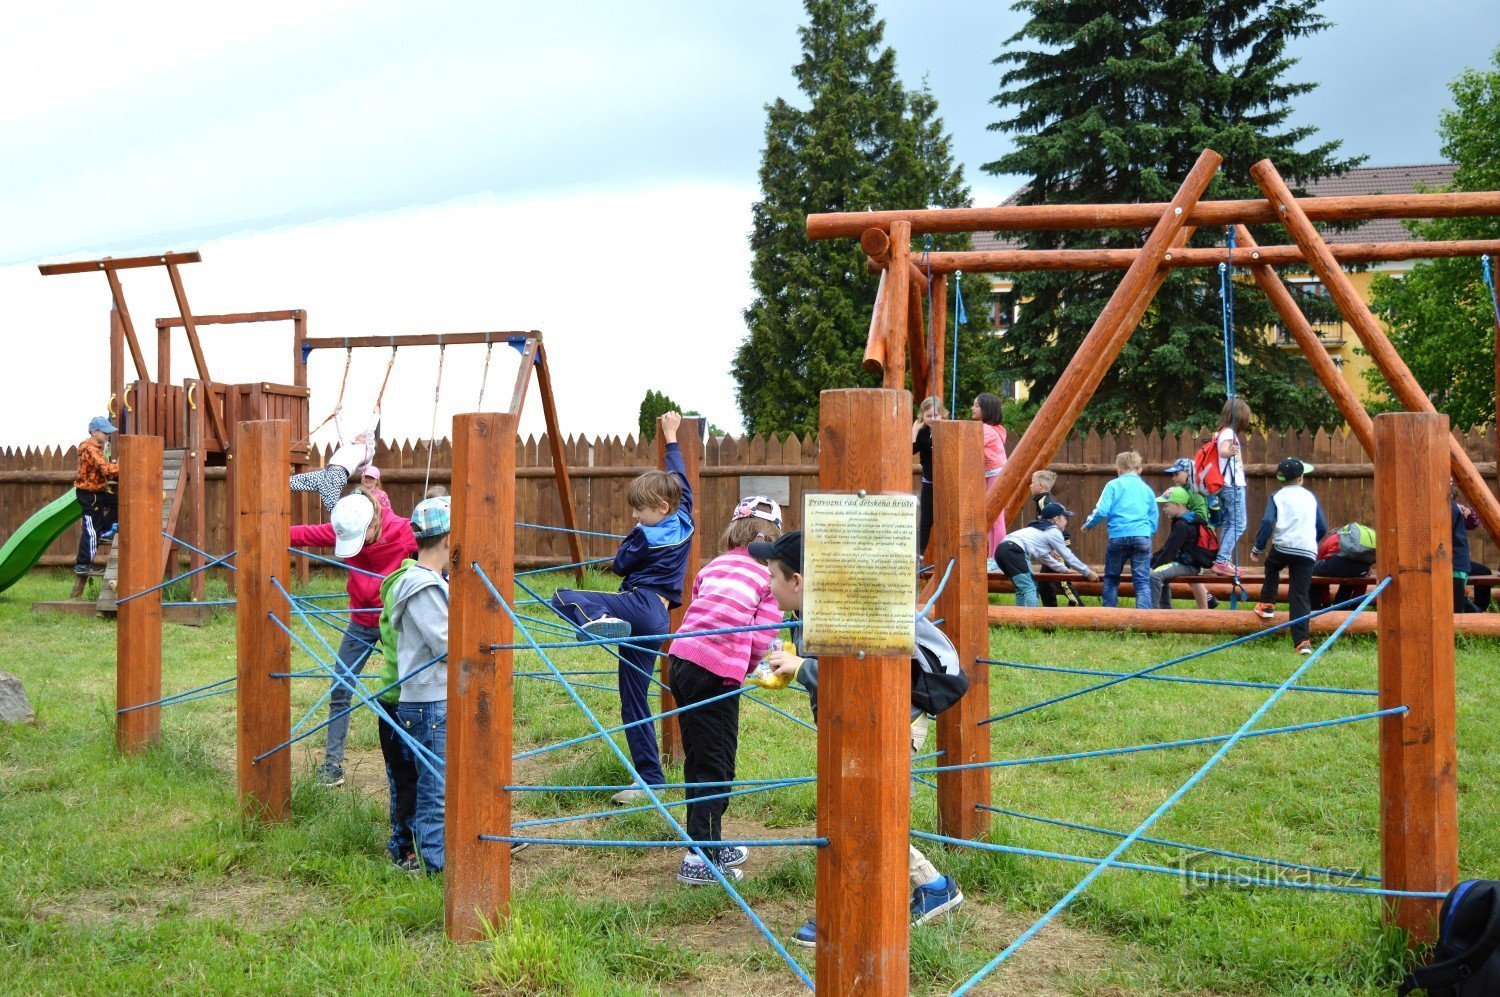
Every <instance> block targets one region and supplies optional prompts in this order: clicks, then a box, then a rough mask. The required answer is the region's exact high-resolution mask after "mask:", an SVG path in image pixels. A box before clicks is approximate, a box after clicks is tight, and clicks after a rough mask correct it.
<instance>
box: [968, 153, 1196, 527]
mask: <svg viewBox="0 0 1500 997" xmlns="http://www.w3.org/2000/svg"><path fill="white" fill-rule="evenodd" d="M1222 161H1223V160H1222V158H1221V157H1220V156H1219V154H1218V153H1216V152H1214V151H1213V150H1212V149H1207V150H1204V152H1203V154H1202V155H1200V156H1199V157H1198V161H1197V162H1196V163H1195V164H1193V168H1192V170H1191V171H1190V172H1189V173H1188V175H1187V177H1186V178H1184V180H1183V182H1182V186H1181V187H1180V188H1178V191H1177V196H1176V197H1174V198H1173V199H1172V203H1171V204H1170V205H1169V206H1168V207H1167V209H1166V210H1165V211H1164V212H1163V213H1162V215H1161V217H1160V218H1159V219H1158V220H1157V223H1156V227H1155V228H1154V229H1152V230H1151V235H1150V237H1149V238H1148V239H1147V240H1146V245H1145V247H1144V248H1143V249H1142V250H1141V253H1140V255H1139V256H1138V257H1136V261H1135V263H1133V264H1132V265H1131V267H1130V269H1129V270H1127V271H1125V276H1124V277H1122V278H1121V279H1120V285H1119V286H1118V287H1117V288H1115V293H1114V294H1113V295H1111V296H1110V299H1109V303H1108V304H1106V305H1105V306H1104V310H1103V311H1102V312H1100V313H1099V317H1098V318H1097V319H1096V320H1095V321H1094V325H1093V328H1091V329H1089V332H1088V335H1087V336H1085V337H1084V339H1083V342H1082V343H1081V344H1079V347H1078V350H1077V352H1075V353H1074V354H1073V358H1072V359H1071V360H1069V361H1068V366H1067V368H1066V369H1065V370H1064V371H1063V373H1062V376H1061V377H1060V378H1058V381H1057V384H1056V385H1055V386H1054V387H1053V389H1052V390H1051V391H1049V392H1048V393H1047V398H1046V400H1045V401H1043V402H1042V405H1041V408H1040V409H1039V410H1038V411H1037V414H1036V417H1035V418H1034V419H1032V421H1031V425H1030V427H1029V428H1028V429H1027V430H1026V433H1025V434H1024V435H1023V436H1022V437H1021V441H1020V443H1019V444H1018V445H1017V446H1016V449H1015V450H1014V451H1013V452H1012V453H1011V455H1010V460H1009V461H1008V462H1007V463H1006V465H1005V467H1003V468H1002V469H1001V470H1000V477H999V480H998V481H997V483H996V485H995V487H994V488H993V489H992V490H991V491H990V492H989V494H988V495H987V496H986V497H985V503H984V518H985V522H986V523H992V522H994V521H995V518H996V517H997V516H999V515H1000V514H1001V513H1002V512H1011V513H1012V515H1013V514H1014V511H1015V510H1018V509H1019V508H1020V505H1021V503H1022V502H1023V501H1024V500H1025V496H1026V489H1027V482H1029V481H1030V479H1031V474H1032V472H1033V471H1036V470H1038V469H1040V468H1042V467H1045V466H1046V465H1047V463H1048V462H1049V461H1051V460H1052V458H1053V457H1054V456H1056V454H1057V450H1058V448H1059V447H1060V446H1062V442H1063V440H1065V439H1066V438H1067V436H1068V433H1070V432H1071V431H1072V429H1073V424H1074V423H1075V422H1077V421H1078V415H1079V413H1081V412H1082V411H1083V409H1084V407H1085V406H1087V405H1088V403H1089V399H1091V398H1092V397H1093V396H1094V391H1095V390H1096V389H1097V388H1098V387H1099V383H1100V382H1101V381H1103V380H1104V375H1105V374H1106V373H1107V372H1108V371H1109V368H1110V366H1111V365H1112V364H1113V363H1114V362H1115V359H1116V358H1117V357H1118V356H1119V355H1120V351H1121V350H1122V349H1124V348H1125V343H1126V341H1127V340H1128V339H1129V338H1130V334H1131V333H1132V332H1133V331H1135V327H1136V325H1137V324H1139V322H1140V320H1141V316H1143V315H1144V314H1145V312H1146V308H1147V307H1148V306H1149V305H1150V302H1151V299H1152V298H1153V297H1154V296H1155V294H1156V291H1157V289H1159V288H1160V287H1161V285H1162V282H1163V281H1165V280H1166V273H1167V271H1165V270H1163V269H1161V267H1159V266H1158V264H1159V263H1160V262H1161V259H1162V257H1163V256H1165V255H1166V253H1167V251H1168V249H1170V248H1171V247H1172V246H1173V245H1174V244H1175V243H1176V242H1177V241H1178V240H1179V239H1183V240H1185V239H1186V237H1187V233H1188V231H1189V230H1188V229H1187V228H1186V227H1185V225H1184V219H1186V218H1187V217H1188V216H1189V215H1190V214H1191V212H1192V208H1193V205H1194V204H1196V203H1197V202H1198V198H1199V197H1202V196H1203V192H1204V191H1205V190H1207V189H1208V184H1209V181H1210V180H1212V179H1213V176H1214V173H1215V172H1217V170H1218V168H1219V163H1221V162H1222Z"/></svg>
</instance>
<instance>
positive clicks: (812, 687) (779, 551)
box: [749, 530, 964, 948]
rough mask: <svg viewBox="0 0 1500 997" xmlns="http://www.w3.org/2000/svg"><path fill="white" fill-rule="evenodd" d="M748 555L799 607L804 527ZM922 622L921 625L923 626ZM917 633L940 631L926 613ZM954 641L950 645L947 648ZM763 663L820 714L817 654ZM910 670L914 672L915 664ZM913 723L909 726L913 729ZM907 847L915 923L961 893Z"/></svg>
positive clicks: (803, 938)
mask: <svg viewBox="0 0 1500 997" xmlns="http://www.w3.org/2000/svg"><path fill="white" fill-rule="evenodd" d="M749 551H750V556H751V557H754V558H757V559H758V560H761V561H764V562H766V563H767V564H768V565H769V567H770V571H771V594H772V596H774V597H775V599H776V605H777V606H779V607H780V608H781V610H782V611H783V612H789V613H792V612H798V611H800V610H801V609H802V532H801V531H800V530H793V531H792V532H790V533H786V534H783V535H782V537H781V539H779V540H777V541H775V542H774V543H767V542H765V541H760V542H757V543H752V544H751V545H750V547H749ZM924 624H925V625H926V627H925V628H924V626H923V625H924ZM917 626H918V631H919V634H921V633H923V632H924V630H925V633H928V634H938V635H939V636H941V632H940V631H938V630H937V629H936V628H935V627H933V626H932V624H931V623H929V622H928V621H927V620H926V619H925V618H924V617H920V616H919V617H918V618H917ZM796 645H797V650H798V651H799V652H800V651H801V649H802V636H801V632H800V630H799V631H798V635H797V641H796ZM951 646H952V645H949V647H950V648H951ZM766 662H767V664H769V665H770V666H771V667H772V668H774V669H775V670H776V672H777V673H778V674H781V675H790V676H795V678H796V680H797V681H798V682H800V683H801V684H802V686H803V687H804V688H805V689H807V697H808V701H809V702H810V703H811V705H812V711H813V719H814V720H816V719H817V716H818V659H817V658H804V657H800V656H799V655H798V654H797V653H794V652H792V651H788V650H786V649H785V648H779V649H776V650H773V651H771V653H770V654H768V655H767V656H766ZM912 671H913V673H914V674H915V673H916V672H917V668H916V667H915V665H914V666H913V668H912ZM912 718H913V720H914V721H925V714H924V713H923V711H922V710H920V709H918V708H916V707H915V706H914V707H913V708H912ZM916 727H917V724H914V725H913V728H914V731H915V729H916ZM920 728H921V735H922V738H923V739H924V740H925V737H926V733H927V725H926V723H925V722H922V723H920ZM912 743H913V748H912V750H913V751H916V750H919V749H920V746H921V741H919V740H918V739H917V737H916V735H915V733H914V735H913V738H912ZM908 849H909V850H908V852H907V874H908V876H909V877H910V880H911V885H912V895H911V917H912V923H913V924H926V923H927V922H928V921H930V920H932V919H933V918H935V917H937V916H938V915H940V914H943V913H946V912H947V911H950V910H952V909H953V908H954V907H957V906H958V905H959V904H961V903H963V900H964V895H963V893H962V892H961V891H960V890H959V888H958V884H957V883H956V882H954V881H953V880H951V879H949V878H947V877H946V876H944V875H943V874H942V873H940V872H938V871H937V869H936V868H935V867H934V866H933V864H932V863H931V862H930V861H928V859H927V856H925V855H923V854H922V853H921V852H920V851H918V850H917V849H916V847H915V846H908ZM792 941H793V942H795V943H796V944H798V945H803V946H806V947H808V948H814V947H816V946H817V930H816V926H815V924H814V922H812V921H808V922H807V923H806V924H804V925H803V926H802V927H801V928H799V929H797V932H796V933H795V934H794V935H792Z"/></svg>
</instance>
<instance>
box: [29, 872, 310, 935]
mask: <svg viewBox="0 0 1500 997" xmlns="http://www.w3.org/2000/svg"><path fill="white" fill-rule="evenodd" d="M308 907H309V903H308V898H307V897H306V896H305V895H298V894H294V893H289V892H287V889H286V884H284V883H280V882H277V881H275V880H269V879H260V878H258V877H249V876H227V877H224V878H222V879H218V880H215V882H214V884H213V887H212V889H205V888H204V887H203V886H202V885H201V884H197V883H193V882H184V881H171V880H151V881H137V882H135V883H132V884H131V885H130V886H120V887H116V888H114V889H106V890H88V891H84V892H80V893H74V894H72V895H70V896H68V897H65V898H58V899H48V900H44V901H42V902H40V903H38V904H36V905H35V906H34V907H33V908H32V913H33V914H34V915H35V916H36V917H40V918H53V917H55V918H57V919H59V920H61V921H63V922H64V923H66V924H76V925H83V926H87V927H98V926H101V925H105V924H108V923H109V922H111V921H126V922H129V923H130V924H131V925H134V926H139V927H147V928H149V927H153V926H154V925H156V924H157V923H158V922H160V921H162V920H165V919H167V918H186V919H190V920H202V919H209V918H212V919H218V920H225V921H234V922H235V923H236V924H239V925H242V926H245V927H251V928H255V927H265V928H270V927H272V926H274V925H277V924H282V923H285V922H287V921H289V920H293V919H295V918H298V917H301V916H302V915H303V914H304V913H306V911H307V910H308Z"/></svg>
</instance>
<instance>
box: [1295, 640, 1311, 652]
mask: <svg viewBox="0 0 1500 997" xmlns="http://www.w3.org/2000/svg"><path fill="white" fill-rule="evenodd" d="M1297 653H1298V654H1312V641H1310V640H1304V641H1302V642H1300V643H1299V644H1298V645H1297Z"/></svg>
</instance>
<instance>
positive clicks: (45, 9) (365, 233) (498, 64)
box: [0, 0, 1500, 444]
mask: <svg viewBox="0 0 1500 997" xmlns="http://www.w3.org/2000/svg"><path fill="white" fill-rule="evenodd" d="M879 9H880V12H881V14H882V16H884V17H885V19H886V21H887V33H886V38H887V41H888V43H890V44H891V45H893V46H894V47H895V49H896V51H897V54H898V59H899V66H900V71H901V74H902V76H903V78H904V79H905V81H906V82H907V83H908V84H909V85H917V84H918V83H919V82H920V81H921V80H922V79H923V78H924V77H925V78H926V79H927V81H928V84H929V86H930V87H931V88H932V90H933V92H934V93H935V95H936V96H937V98H938V101H939V106H940V111H941V114H942V115H943V117H944V119H945V120H946V123H947V126H948V128H949V130H950V131H951V132H952V133H953V134H954V138H955V143H956V151H957V154H958V157H959V159H960V160H961V161H962V162H963V164H964V165H965V167H966V172H967V176H968V179H969V182H970V183H971V184H972V185H973V187H974V190H975V196H976V200H977V201H978V202H979V203H993V202H995V201H998V200H999V199H1000V198H1002V197H1003V196H1005V194H1007V193H1009V192H1010V191H1011V190H1012V189H1013V188H1014V186H1015V181H1014V180H1012V179H1011V178H1003V177H999V178H997V177H990V176H987V175H985V174H983V173H982V172H981V170H980V167H981V165H982V164H983V163H985V162H987V161H989V160H992V159H994V158H995V157H996V156H998V155H999V154H1001V153H1002V152H1003V151H1005V139H1004V137H1003V136H1001V135H999V134H997V133H995V132H991V131H988V130H987V127H986V126H987V125H988V124H990V123H991V122H992V121H993V120H994V118H995V114H994V111H993V108H992V107H991V106H990V104H989V99H990V97H991V96H993V94H994V93H995V91H996V88H997V81H998V71H997V69H996V67H994V66H992V65H991V60H992V59H993V58H994V57H995V55H997V54H998V53H999V52H1000V51H1001V50H1002V47H1003V43H1004V41H1005V39H1007V38H1008V37H1009V36H1010V35H1011V34H1013V33H1014V31H1015V30H1016V29H1017V28H1018V27H1019V24H1020V19H1019V17H1018V16H1017V15H1016V14H1015V13H1013V12H1011V11H1010V10H1009V9H1008V6H1007V5H1005V4H1003V3H984V2H977V0H954V2H948V3H938V4H934V3H917V2H914V0H900V2H895V0H891V2H885V3H881V4H880V5H879ZM1322 9H1323V11H1324V12H1325V13H1326V14H1327V15H1328V16H1329V17H1330V19H1332V20H1333V21H1334V22H1335V24H1336V26H1335V27H1334V28H1333V29H1331V30H1329V31H1327V32H1325V33H1323V34H1322V35H1320V36H1317V37H1316V38H1313V39H1309V40H1306V41H1304V42H1301V43H1299V44H1298V46H1297V48H1296V50H1295V51H1296V54H1297V55H1299V56H1300V57H1301V59H1302V63H1301V65H1300V66H1299V67H1298V69H1297V71H1296V75H1297V76H1298V77H1299V78H1303V79H1312V80H1317V81H1319V83H1320V87H1319V89H1318V90H1317V91H1316V92H1315V93H1314V94H1313V95H1311V96H1310V97H1308V98H1306V99H1305V100H1303V101H1302V102H1301V104H1300V105H1299V109H1298V120H1300V121H1303V122H1306V123H1311V124H1316V125H1317V126H1318V127H1319V128H1320V129H1321V133H1322V135H1323V136H1328V137H1333V138H1339V139H1342V140H1343V141H1344V143H1345V146H1344V148H1345V151H1346V152H1348V153H1351V154H1365V155H1368V156H1369V157H1370V162H1371V163H1372V164H1377V165H1380V164H1396V163H1417V162H1430V161H1433V160H1436V159H1437V158H1439V153H1438V140H1437V136H1436V131H1435V126H1436V119H1437V114H1438V112H1439V110H1440V109H1441V108H1442V107H1444V106H1445V105H1446V103H1447V96H1448V95H1447V91H1446V84H1447V82H1448V81H1449V80H1451V79H1452V77H1453V76H1454V75H1455V74H1456V73H1457V72H1458V71H1460V70H1461V69H1462V68H1463V67H1465V66H1477V65H1484V64H1485V63H1486V62H1487V61H1488V59H1489V58H1490V53H1491V52H1492V51H1493V49H1494V46H1495V45H1496V44H1497V43H1500V30H1497V24H1500V22H1497V21H1496V19H1495V18H1494V13H1495V9H1494V0H1430V2H1427V3H1423V4H1416V3H1413V2H1410V0H1327V2H1325V3H1324V4H1323V8H1322ZM802 18H803V12H802V8H801V4H800V3H798V2H792V0H757V2H756V3H753V4H751V3H743V4H726V3H701V2H691V0H680V2H648V3H635V4H622V3H618V2H572V3H559V4H540V5H539V4H516V3H495V2H493V0H489V2H472V3H422V4H417V3H398V2H383V0H375V2H370V0H360V2H354V0H261V2H258V3H255V4H235V5H230V4H202V3H166V2H152V0H137V2H132V3H127V4H119V3H103V2H93V0H75V2H73V3H70V4H65V5H64V4H36V5H26V6H21V5H12V8H11V9H10V10H8V11H7V13H6V17H5V28H6V30H5V31H4V32H3V33H0V94H3V95H4V96H0V135H3V136H4V148H5V149H6V150H7V153H8V154H7V155H5V156H3V157H0V332H3V333H4V334H5V335H6V342H7V348H8V355H9V358H10V360H11V367H12V370H24V371H26V374H25V376H24V377H17V378H15V379H14V380H13V382H12V383H11V384H9V385H7V386H6V388H7V390H4V391H0V444H3V443H29V442H58V443H65V442H73V441H75V439H76V438H77V437H79V436H80V435H81V432H80V430H81V425H82V422H83V421H84V420H85V419H86V418H87V416H88V415H89V414H91V413H92V412H93V411H94V410H96V409H97V408H99V406H100V404H101V403H102V400H103V395H104V393H105V391H106V390H107V389H106V388H105V385H106V383H107V371H106V366H107V365H106V359H105V355H104V352H103V350H104V345H105V337H104V330H105V328H106V325H105V321H104V313H105V311H106V310H107V307H108V295H107V292H106V289H105V286H104V282H103V281H102V279H99V278H98V277H97V276H96V275H81V276H75V277H53V278H46V279H42V278H40V277H38V276H37V275H36V270H35V264H36V263H37V262H38V261H40V260H44V259H45V260H57V259H67V258H82V257H88V256H92V255H99V254H104V253H113V254H116V255H121V254H125V253H130V252H134V251H154V250H161V249H165V248H169V247H171V248H178V249H181V248H192V247H199V248H202V250H203V253H204V263H202V264H198V265H195V266H193V267H189V268H187V269H186V271H185V272H186V276H187V280H188V288H189V293H190V295H191V296H192V299H193V302H194V306H195V308H196V309H197V310H198V311H201V312H209V311H219V310H239V309H250V308H281V307H293V306H295V307H305V308H308V309H309V311H310V313H311V315H312V326H313V327H312V332H313V333H314V334H315V335H342V334H346V333H349V334H356V333H371V332H379V333H383V332H404V331H433V332H438V331H461V330H464V329H485V328H494V329H513V328H540V329H543V330H544V331H545V332H546V333H547V336H548V343H549V350H550V351H551V352H552V353H553V354H554V360H555V362H556V364H557V366H558V370H557V372H556V373H557V378H558V388H559V394H560V399H559V400H560V404H561V406H562V409H563V420H564V425H565V428H566V429H567V430H568V431H570V432H583V433H588V434H595V433H604V432H611V433H621V434H623V433H625V432H627V431H629V430H630V429H631V428H632V426H633V423H634V418H633V415H632V413H633V412H634V409H635V407H636V405H637V404H638V403H639V400H640V397H641V395H642V394H643V393H644V391H645V390H646V389H647V388H648V387H657V388H662V389H665V390H667V391H668V393H669V394H672V395H673V396H674V397H677V398H678V400H679V401H682V402H683V403H685V404H687V405H696V406H697V407H700V408H702V409H703V410H704V411H705V412H707V413H708V414H709V415H710V417H711V418H712V419H713V420H714V421H715V422H717V423H719V424H720V425H722V426H724V427H725V428H735V427H737V426H738V422H739V420H738V415H737V413H736V412H735V411H734V406H733V394H732V384H731V382H730V380H729V378H728V377H727V375H726V373H725V371H726V369H727V366H728V363H729V359H730V357H731V356H732V353H733V350H734V347H735V345H736V344H737V343H738V341H739V339H740V338H741V337H742V336H743V324H742V321H741V319H740V311H741V310H742V309H743V308H744V306H745V305H746V303H747V302H748V300H749V287H748V280H747V269H748V261H749V257H748V250H747V247H746V236H747V233H748V230H749V206H750V203H751V201H753V199H754V198H755V196H756V171H757V168H758V165H759V152H760V146H761V142H762V134H763V129H764V123H765V122H764V117H765V114H764V105H765V104H766V103H767V102H768V101H770V100H772V99H774V98H775V97H777V96H786V97H794V96H795V94H794V88H793V83H792V80H791V76H790V68H791V66H792V65H793V64H794V63H795V62H796V61H797V59H798V58H799V47H798V42H797V27H798V25H799V24H800V23H801V22H802ZM164 284H165V280H164V278H163V277H162V276H161V275H160V274H159V273H153V272H151V271H139V272H136V273H133V274H131V275H130V276H129V278H128V279H127V293H128V294H129V295H130V301H131V303H132V308H133V310H134V311H135V313H136V319H137V322H138V324H139V325H140V326H141V327H142V328H149V327H150V319H151V318H152V317H154V316H155V315H160V314H165V313H166V312H167V311H168V310H169V306H170V299H169V297H168V296H167V295H166V293H165V288H164V287H163V285H164ZM210 335H211V339H210V342H209V348H208V353H209V357H210V364H211V372H212V373H213V376H214V377H215V378H216V379H220V380H232V379H252V378H265V377H269V378H272V379H279V380H289V379H290V372H289V371H286V370H284V368H285V367H286V366H287V361H286V357H287V355H288V352H289V351H288V350H287V349H286V348H285V342H284V341H283V339H282V338H280V337H281V336H283V335H287V333H286V332H285V331H279V332H275V333H270V332H267V333H259V332H257V333H253V334H252V333H248V332H247V333H245V334H243V335H242V334H239V333H236V334H233V335H230V334H228V333H223V332H215V333H212V334H210ZM268 336H275V337H277V338H275V339H274V341H272V340H271V339H268V338H267V337H268ZM148 338H150V337H148ZM153 350H154V346H152V345H151V344H148V353H150V352H152V351H153ZM457 356H458V355H457V353H455V357H457ZM482 357H483V352H482V350H480V351H478V352H477V353H475V354H464V355H463V357H462V359H455V362H454V363H453V365H452V366H451V367H450V368H448V369H447V376H448V377H449V378H450V382H449V384H450V388H451V391H450V393H449V396H448V397H446V398H445V399H444V400H443V401H442V402H440V404H439V416H440V419H442V420H446V419H447V418H448V417H450V416H451V415H452V413H453V412H454V411H460V410H464V409H466V408H470V407H472V404H473V402H472V400H471V399H474V398H475V393H476V392H477V386H478V368H479V366H480V364H481V363H482ZM368 359H369V362H370V364H371V365H373V366H378V367H379V368H380V369H383V361H382V360H380V359H378V358H373V357H372V358H368ZM365 360H366V358H363V357H362V358H361V360H360V363H361V364H364V362H365ZM497 364H498V361H497ZM215 368H217V369H215ZM341 369H342V364H341V363H340V362H338V360H336V359H333V358H315V359H314V361H313V366H312V367H311V373H312V381H313V388H314V392H315V397H314V401H313V408H314V421H316V420H317V419H320V418H321V417H322V414H323V413H324V412H325V411H326V409H327V408H328V406H330V405H331V404H332V397H333V395H334V394H336V393H337V387H338V382H337V378H338V374H339V372H340V370H341ZM397 369H398V379H397V380H396V381H395V382H393V387H395V386H396V385H398V384H399V385H401V386H402V387H401V390H400V391H399V395H400V401H399V402H398V404H397V405H396V406H395V407H394V408H393V409H390V411H391V422H392V424H393V426H394V428H395V431H396V432H397V434H398V435H402V436H407V435H411V436H417V435H425V434H426V429H427V424H428V422H429V419H430V416H431V411H432V399H431V386H432V381H433V375H434V373H435V355H433V356H426V357H423V356H421V355H420V354H414V356H413V357H412V358H410V359H409V361H408V360H406V359H404V360H403V361H402V362H401V363H399V364H398V368H397ZM500 370H501V368H500V367H498V366H497V367H496V368H495V369H494V371H493V372H492V376H496V375H497V374H498V375H499V376H501V377H503V378H509V377H510V376H512V375H513V373H514V364H513V363H512V364H510V365H508V366H506V367H504V369H503V373H500ZM188 373H189V371H188V370H187V369H186V368H185V367H184V366H183V365H182V364H180V363H179V364H178V365H177V366H176V368H175V369H174V371H173V376H174V378H181V377H183V376H187V374H188ZM378 374H379V370H375V371H374V373H373V374H371V373H367V372H364V371H362V370H361V371H357V372H356V377H355V381H356V382H357V383H356V385H355V388H354V389H353V391H352V392H351V401H353V399H354V398H355V397H357V396H358V393H359V391H360V390H364V391H365V393H366V394H373V387H365V384H366V382H367V381H368V380H369V379H370V378H372V377H374V378H378ZM13 377H14V375H13ZM469 382H472V383H469ZM492 383H493V382H492ZM494 397H497V396H494ZM388 408H389V407H388ZM534 425H535V423H534V422H528V426H534Z"/></svg>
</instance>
